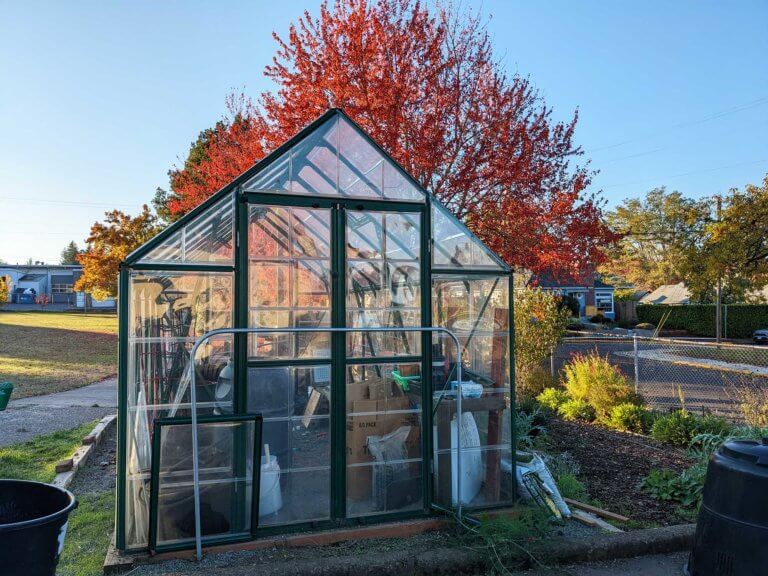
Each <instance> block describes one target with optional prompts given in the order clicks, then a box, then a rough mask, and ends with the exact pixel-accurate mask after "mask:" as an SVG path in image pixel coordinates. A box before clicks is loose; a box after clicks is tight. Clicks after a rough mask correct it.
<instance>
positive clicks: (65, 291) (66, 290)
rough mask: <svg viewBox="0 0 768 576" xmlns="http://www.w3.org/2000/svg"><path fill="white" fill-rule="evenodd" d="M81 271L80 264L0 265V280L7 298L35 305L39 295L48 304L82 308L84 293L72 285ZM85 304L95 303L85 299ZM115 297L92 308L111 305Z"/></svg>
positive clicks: (10, 300) (89, 305) (15, 301)
mask: <svg viewBox="0 0 768 576" xmlns="http://www.w3.org/2000/svg"><path fill="white" fill-rule="evenodd" d="M82 274H83V267H82V266H80V265H79V264H34V265H25V264H0V280H2V281H4V282H5V283H6V284H8V287H9V290H8V301H9V302H13V303H17V304H34V303H35V299H36V298H37V297H38V296H48V301H49V302H50V303H51V304H65V305H69V306H73V307H77V308H82V307H83V306H84V305H85V304H86V298H87V297H86V295H85V294H83V293H82V292H80V293H78V292H75V289H74V285H75V282H77V280H78V278H80V276H82ZM87 300H88V302H87V304H88V307H91V306H92V305H94V304H96V303H95V302H91V300H90V297H88V298H87ZM114 305H115V304H114V300H110V301H105V302H103V303H98V305H97V306H95V307H114Z"/></svg>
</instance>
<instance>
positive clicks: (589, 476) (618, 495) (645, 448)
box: [547, 418, 693, 526]
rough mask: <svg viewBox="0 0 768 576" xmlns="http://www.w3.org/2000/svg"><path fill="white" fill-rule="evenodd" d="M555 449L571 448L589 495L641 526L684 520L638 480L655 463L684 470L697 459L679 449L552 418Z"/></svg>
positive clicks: (551, 441)
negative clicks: (645, 490)
mask: <svg viewBox="0 0 768 576" xmlns="http://www.w3.org/2000/svg"><path fill="white" fill-rule="evenodd" d="M547 431H548V439H547V440H548V442H547V443H548V445H549V447H550V448H551V452H552V453H560V452H566V451H567V452H570V453H571V454H572V455H573V456H574V458H575V459H576V461H577V462H578V463H579V464H580V466H581V474H580V479H581V480H582V481H583V482H584V483H585V484H586V486H587V490H588V492H589V495H590V497H592V498H593V499H595V500H597V501H598V502H600V504H601V505H602V506H604V507H605V508H606V509H608V510H611V511H613V512H618V513H620V514H624V515H625V516H629V517H630V518H631V519H632V520H634V521H637V522H639V523H641V524H643V525H648V524H653V525H662V526H669V525H673V524H680V523H681V522H684V521H685V520H684V519H682V518H681V517H680V516H679V515H678V514H677V512H676V508H677V506H676V505H675V504H674V503H672V502H662V501H659V500H656V499H654V498H651V497H650V496H648V495H647V494H646V493H645V492H643V491H642V490H641V489H640V482H641V481H642V479H643V478H645V477H646V476H647V475H648V473H649V472H650V471H651V470H653V469H655V468H669V469H671V470H675V471H678V472H681V471H682V470H683V469H685V468H687V467H688V466H690V465H691V464H692V463H693V461H692V460H691V458H690V457H688V456H687V455H686V454H685V452H683V451H682V450H680V449H678V448H673V447H670V446H666V445H664V444H661V443H659V442H656V441H654V440H653V439H650V438H646V437H643V436H638V435H634V434H626V433H623V432H616V431H614V430H608V429H606V428H601V427H600V426H596V425H594V424H586V423H584V422H565V421H563V420H560V419H559V418H552V419H551V420H550V421H549V423H548V424H547Z"/></svg>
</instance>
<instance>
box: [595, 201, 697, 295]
mask: <svg viewBox="0 0 768 576" xmlns="http://www.w3.org/2000/svg"><path fill="white" fill-rule="evenodd" d="M709 219H710V207H709V204H708V202H707V201H705V200H693V199H691V198H686V197H684V196H683V195H682V194H681V193H680V192H677V191H674V192H667V190H666V188H663V187H662V188H655V189H653V190H651V191H649V192H648V193H646V195H645V197H644V198H629V199H626V200H624V202H623V203H622V204H621V205H620V206H618V207H617V208H616V209H615V210H613V211H611V212H609V213H608V214H607V215H606V220H607V222H608V225H609V226H610V227H611V229H612V230H613V231H614V232H616V233H618V234H620V235H621V240H619V242H618V243H617V244H616V245H615V246H614V247H612V248H609V250H608V257H609V260H608V262H607V263H606V264H604V265H603V266H602V267H601V272H602V273H603V274H604V275H605V276H607V277H609V278H610V279H611V280H612V281H613V282H616V283H619V284H621V283H626V284H631V285H633V286H636V287H638V288H644V289H646V290H653V289H654V288H657V287H658V286H660V285H662V284H674V283H677V282H681V281H684V280H685V277H684V275H683V272H682V269H683V267H684V262H683V260H684V259H685V258H686V257H687V253H688V251H689V249H690V247H691V246H692V245H695V244H697V243H698V241H699V239H700V238H701V237H702V233H703V229H704V227H705V226H706V224H707V222H708V220H709Z"/></svg>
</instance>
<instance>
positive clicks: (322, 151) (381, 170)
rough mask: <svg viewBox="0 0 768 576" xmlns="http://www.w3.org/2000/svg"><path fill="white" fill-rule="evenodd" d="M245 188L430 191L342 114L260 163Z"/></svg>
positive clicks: (375, 194)
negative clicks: (409, 176)
mask: <svg viewBox="0 0 768 576" xmlns="http://www.w3.org/2000/svg"><path fill="white" fill-rule="evenodd" d="M243 189H244V190H246V191H248V192H277V193H289V194H297V195H303V196H341V197H345V198H374V199H380V200H381V199H383V200H401V201H407V202H424V201H425V199H426V197H425V194H424V193H423V192H422V191H421V190H419V189H418V188H417V187H416V186H415V185H414V184H413V182H412V181H411V180H410V179H409V178H408V177H407V176H406V175H405V173H404V172H403V171H402V170H401V169H400V168H398V167H397V166H396V165H395V163H394V162H393V161H392V160H391V159H390V158H388V157H387V155H386V154H384V153H383V152H382V151H381V150H380V149H379V148H378V147H377V146H376V145H374V144H373V142H372V141H371V140H369V139H368V138H367V137H366V136H365V134H363V133H362V132H361V131H360V130H359V129H358V128H357V126H355V125H354V124H353V123H352V122H350V121H349V120H347V119H346V118H344V117H343V116H334V117H333V118H330V119H329V120H327V121H326V122H324V123H323V124H322V125H320V126H319V127H317V128H316V129H315V130H314V131H313V132H312V133H310V134H308V135H307V136H305V137H304V138H303V139H301V140H300V141H299V142H298V143H296V144H295V145H294V146H292V147H291V149H290V150H288V151H287V152H284V153H282V154H280V155H279V156H278V157H276V158H275V159H273V160H271V161H269V162H268V163H267V164H266V165H265V166H263V167H261V168H260V169H259V171H258V173H257V174H256V175H255V176H254V177H253V178H251V179H250V180H248V181H247V182H246V183H245V184H244V185H243Z"/></svg>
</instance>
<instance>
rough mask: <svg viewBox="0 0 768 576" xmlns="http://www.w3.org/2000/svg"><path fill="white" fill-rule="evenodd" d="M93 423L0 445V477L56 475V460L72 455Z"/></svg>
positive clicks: (41, 478)
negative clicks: (19, 442) (8, 444)
mask: <svg viewBox="0 0 768 576" xmlns="http://www.w3.org/2000/svg"><path fill="white" fill-rule="evenodd" d="M94 426H96V422H86V423H85V424H82V425H81V426H78V427H77V428H72V429H70V430H60V431H59V432H53V433H52V434H46V435H44V436H38V437H37V438H35V439H34V440H30V441H29V442H24V443H22V444H11V445H10V446H5V447H4V448H0V478H16V479H19V480H37V481H38V482H50V481H51V480H53V477H54V476H55V475H56V473H55V471H54V468H55V467H56V462H58V461H59V460H63V459H65V458H69V457H70V456H72V454H74V452H75V450H77V448H78V447H79V446H80V445H81V444H82V443H83V437H84V436H87V435H88V433H89V432H90V431H91V430H93V427H94Z"/></svg>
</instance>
